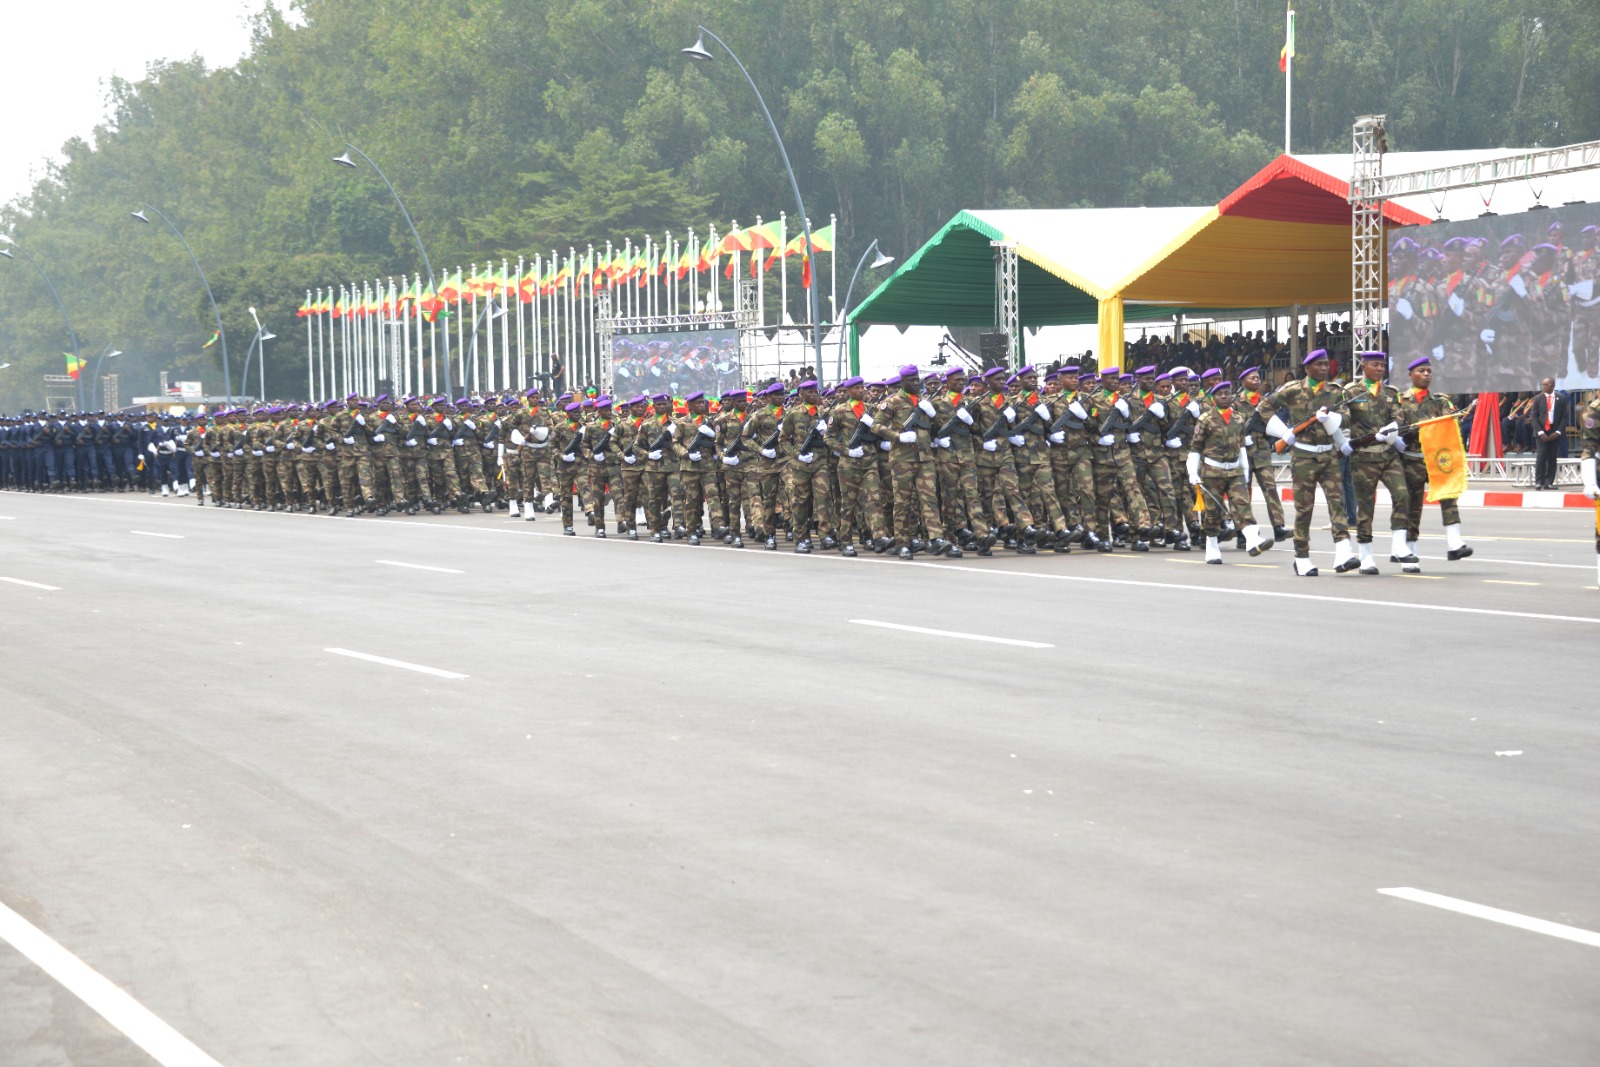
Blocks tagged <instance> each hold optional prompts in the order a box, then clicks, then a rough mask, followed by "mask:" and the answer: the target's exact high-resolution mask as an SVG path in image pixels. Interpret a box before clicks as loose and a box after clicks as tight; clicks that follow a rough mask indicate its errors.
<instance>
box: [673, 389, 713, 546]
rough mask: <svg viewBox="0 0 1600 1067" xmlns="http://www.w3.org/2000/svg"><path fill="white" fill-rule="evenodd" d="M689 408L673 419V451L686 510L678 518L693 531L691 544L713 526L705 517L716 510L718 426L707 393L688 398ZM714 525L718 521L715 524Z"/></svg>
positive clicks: (686, 403)
mask: <svg viewBox="0 0 1600 1067" xmlns="http://www.w3.org/2000/svg"><path fill="white" fill-rule="evenodd" d="M684 406H685V408H686V410H685V411H684V412H683V413H682V414H678V415H675V416H674V417H673V419H672V427H673V431H674V432H673V442H672V449H673V452H674V453H675V454H676V455H677V457H678V484H679V486H680V491H681V494H682V499H683V513H682V515H680V516H678V517H677V522H679V523H682V524H683V527H684V528H685V529H686V530H687V531H688V533H689V543H690V544H691V545H698V544H699V543H700V538H701V537H703V536H705V534H706V532H707V530H708V529H709V526H708V524H707V522H706V519H705V516H706V514H707V512H708V511H715V509H716V506H717V505H716V493H717V481H716V479H717V471H716V469H717V467H719V466H720V465H721V464H720V462H719V460H718V458H717V447H716V446H717V429H716V427H715V426H713V425H712V422H711V417H710V414H709V411H710V402H709V401H708V400H707V399H706V394H704V393H690V394H689V395H688V396H686V397H684ZM713 525H714V524H713Z"/></svg>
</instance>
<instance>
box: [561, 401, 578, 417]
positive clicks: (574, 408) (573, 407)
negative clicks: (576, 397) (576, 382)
mask: <svg viewBox="0 0 1600 1067" xmlns="http://www.w3.org/2000/svg"><path fill="white" fill-rule="evenodd" d="M562 410H564V411H565V412H566V413H567V414H568V415H571V414H574V413H575V412H579V411H582V410H583V405H582V404H568V405H567V406H566V407H565V408H563V409H562Z"/></svg>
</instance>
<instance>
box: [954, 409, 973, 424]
mask: <svg viewBox="0 0 1600 1067" xmlns="http://www.w3.org/2000/svg"><path fill="white" fill-rule="evenodd" d="M956 418H958V419H960V420H961V421H962V422H964V423H966V424H967V425H968V426H971V425H972V412H970V411H968V410H967V409H966V407H965V406H962V407H959V408H956Z"/></svg>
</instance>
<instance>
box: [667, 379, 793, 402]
mask: <svg viewBox="0 0 1600 1067" xmlns="http://www.w3.org/2000/svg"><path fill="white" fill-rule="evenodd" d="M816 387H817V380H816V379H815V378H807V379H806V380H805V381H803V382H801V383H800V384H799V385H797V386H795V388H796V389H815V388H816ZM700 395H701V396H704V395H705V394H704V393H701V394H700ZM689 399H690V400H693V399H694V397H692V396H691V397H690V398H689Z"/></svg>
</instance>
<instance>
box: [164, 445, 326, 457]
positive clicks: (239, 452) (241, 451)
mask: <svg viewBox="0 0 1600 1067" xmlns="http://www.w3.org/2000/svg"><path fill="white" fill-rule="evenodd" d="M328 447H329V448H332V447H333V446H332V445H329V446H328ZM151 454H152V455H153V454H154V450H152V452H151ZM233 454H234V455H236V456H242V455H244V449H242V448H236V449H234V450H233Z"/></svg>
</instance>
